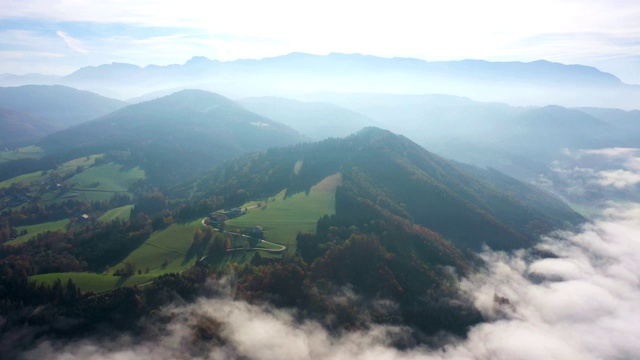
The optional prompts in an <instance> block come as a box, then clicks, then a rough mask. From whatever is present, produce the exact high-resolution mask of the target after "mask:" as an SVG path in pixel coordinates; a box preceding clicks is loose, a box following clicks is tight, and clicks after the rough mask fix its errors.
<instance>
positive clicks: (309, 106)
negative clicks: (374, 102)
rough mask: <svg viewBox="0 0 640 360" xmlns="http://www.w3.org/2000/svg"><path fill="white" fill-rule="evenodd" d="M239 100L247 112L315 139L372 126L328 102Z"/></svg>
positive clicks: (270, 99)
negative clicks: (264, 117)
mask: <svg viewBox="0 0 640 360" xmlns="http://www.w3.org/2000/svg"><path fill="white" fill-rule="evenodd" d="M238 102H239V103H240V104H241V105H242V106H244V107H245V108H247V109H248V110H250V111H253V112H255V113H257V114H260V115H263V116H266V117H268V118H270V119H273V120H275V121H278V122H280V123H283V124H285V125H287V126H290V127H291V128H293V129H296V130H297V131H299V132H300V133H302V134H304V135H306V136H308V137H310V138H312V139H315V140H322V139H326V138H329V137H343V136H347V135H350V134H352V133H354V132H356V131H358V130H360V129H362V128H363V127H366V126H372V125H375V121H374V120H373V119H371V118H368V117H366V116H364V115H362V114H358V113H356V112H354V111H351V110H348V109H345V108H342V107H340V106H336V105H333V104H328V103H321V102H302V101H296V100H290V99H285V98H278V97H267V96H265V97H258V98H247V99H242V100H240V101H238Z"/></svg>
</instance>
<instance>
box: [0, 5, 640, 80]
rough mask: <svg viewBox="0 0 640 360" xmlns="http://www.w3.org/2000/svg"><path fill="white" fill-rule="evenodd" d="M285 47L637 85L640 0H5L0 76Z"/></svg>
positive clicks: (225, 56) (257, 53)
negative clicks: (597, 73)
mask: <svg viewBox="0 0 640 360" xmlns="http://www.w3.org/2000/svg"><path fill="white" fill-rule="evenodd" d="M290 52H308V53H314V54H327V53H330V52H343V53H362V54H369V55H377V56H383V57H393V56H401V57H415V58H419V59H424V60H430V61H435V60H461V59H485V60H491V61H533V60H538V59H546V60H550V61H557V62H561V63H568V64H575V63H577V64H584V65H592V66H596V67H598V68H600V69H601V70H603V71H608V72H611V73H613V74H614V75H616V76H618V77H620V78H621V79H622V80H623V81H626V82H629V83H638V84H640V2H636V1H604V0H602V1H596V0H583V1H567V0H556V1H551V0H536V1H529V0H523V1H504V0H485V1H481V2H478V1H462V0H453V1H441V2H435V1H408V0H396V1H393V2H392V1H376V0H369V1H359V0H352V1H348V2H347V1H344V0H342V1H336V0H324V1H303V0H274V1H246V0H237V1H207V2H205V1H194V0H181V1H150V0H139V1H124V0H101V1H85V0H3V1H2V2H0V73H16V74H23V73H45V74H60V75H63V74H68V73H70V72H72V71H74V70H76V69H78V68H80V67H82V66H88V65H100V64H105V63H111V62H126V63H132V64H137V65H140V66H145V65H148V64H158V65H167V64H174V63H184V62H185V61H187V60H188V59H190V58H191V57H193V56H206V57H208V58H211V59H219V60H235V59H239V58H263V57H270V56H277V55H283V54H287V53H290Z"/></svg>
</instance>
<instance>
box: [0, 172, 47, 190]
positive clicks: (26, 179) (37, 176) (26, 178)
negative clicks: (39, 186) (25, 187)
mask: <svg viewBox="0 0 640 360" xmlns="http://www.w3.org/2000/svg"><path fill="white" fill-rule="evenodd" d="M47 175H48V172H46V171H45V172H44V174H43V173H42V171H36V172H32V173H28V174H23V175H19V176H16V177H12V178H11V179H7V180H5V181H2V182H0V189H4V188H8V187H10V186H11V185H13V184H19V183H26V184H31V183H34V182H43V181H44V179H46V177H47Z"/></svg>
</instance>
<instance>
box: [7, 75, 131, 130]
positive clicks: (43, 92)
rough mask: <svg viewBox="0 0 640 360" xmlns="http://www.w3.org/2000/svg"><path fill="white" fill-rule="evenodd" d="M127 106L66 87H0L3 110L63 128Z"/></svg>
mask: <svg viewBox="0 0 640 360" xmlns="http://www.w3.org/2000/svg"><path fill="white" fill-rule="evenodd" d="M126 105H127V103H125V102H123V101H120V100H115V99H110V98H106V97H104V96H101V95H98V94H95V93H92V92H89V91H84V90H78V89H74V88H71V87H68V86H62V85H24V86H19V87H0V108H5V109H11V110H14V111H19V112H24V113H29V114H33V115H36V116H39V117H41V118H44V119H47V120H49V121H52V122H54V123H55V124H57V125H58V126H60V127H67V126H72V125H76V124H79V123H81V122H84V121H88V120H91V119H95V118H97V117H100V116H103V115H106V114H108V113H110V112H112V111H115V110H117V109H120V108H122V107H124V106H126Z"/></svg>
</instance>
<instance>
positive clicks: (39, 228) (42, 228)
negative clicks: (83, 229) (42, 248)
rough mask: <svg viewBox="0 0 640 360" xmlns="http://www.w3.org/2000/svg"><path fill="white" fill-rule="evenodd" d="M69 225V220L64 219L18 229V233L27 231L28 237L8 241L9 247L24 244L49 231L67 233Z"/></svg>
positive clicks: (23, 236)
mask: <svg viewBox="0 0 640 360" xmlns="http://www.w3.org/2000/svg"><path fill="white" fill-rule="evenodd" d="M68 224H69V219H63V220H60V221H52V222H46V223H41V224H35V225H27V226H19V227H17V228H16V230H17V231H18V233H20V232H21V231H22V230H27V234H26V235H22V236H18V237H17V238H15V239H14V240H11V241H7V242H6V244H7V245H15V244H22V243H24V242H26V241H27V240H29V239H31V238H32V237H34V236H36V235H38V234H43V233H45V232H47V231H65V230H66V229H67V225H68Z"/></svg>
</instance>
